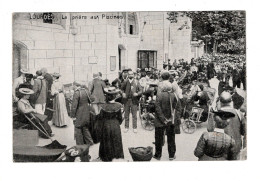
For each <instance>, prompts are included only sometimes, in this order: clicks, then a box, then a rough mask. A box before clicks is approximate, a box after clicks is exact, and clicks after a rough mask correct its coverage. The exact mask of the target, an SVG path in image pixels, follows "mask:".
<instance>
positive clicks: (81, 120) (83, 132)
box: [71, 82, 94, 145]
mask: <svg viewBox="0 0 260 181" xmlns="http://www.w3.org/2000/svg"><path fill="white" fill-rule="evenodd" d="M74 86H75V93H74V95H73V100H72V106H71V117H72V119H73V123H74V126H75V133H74V134H75V139H76V144H77V145H83V144H89V145H93V144H94V143H93V139H92V137H91V134H90V131H89V126H90V106H89V104H90V103H91V102H92V101H93V100H94V98H93V97H90V92H89V91H88V89H86V88H83V86H84V83H80V82H74Z"/></svg>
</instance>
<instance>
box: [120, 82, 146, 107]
mask: <svg viewBox="0 0 260 181" xmlns="http://www.w3.org/2000/svg"><path fill="white" fill-rule="evenodd" d="M121 89H122V92H123V93H125V94H126V98H123V102H124V103H125V102H126V101H127V100H128V99H132V101H133V104H138V102H139V97H140V96H141V95H142V86H141V85H140V83H139V82H138V81H137V80H135V79H134V80H133V81H132V83H130V82H129V80H126V81H124V82H123V83H122V86H121ZM134 93H137V94H138V96H133V94H134Z"/></svg>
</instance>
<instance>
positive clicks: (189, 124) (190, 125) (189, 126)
mask: <svg viewBox="0 0 260 181" xmlns="http://www.w3.org/2000/svg"><path fill="white" fill-rule="evenodd" d="M196 128H197V126H196V123H195V122H194V121H192V120H185V121H184V122H183V123H182V130H183V131H184V132H185V133H188V134H192V133H194V132H195V131H196Z"/></svg>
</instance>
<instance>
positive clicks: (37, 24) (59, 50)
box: [13, 12, 193, 83]
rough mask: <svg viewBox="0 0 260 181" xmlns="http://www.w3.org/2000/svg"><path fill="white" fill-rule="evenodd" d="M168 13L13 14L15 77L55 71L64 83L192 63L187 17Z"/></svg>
mask: <svg viewBox="0 0 260 181" xmlns="http://www.w3.org/2000/svg"><path fill="white" fill-rule="evenodd" d="M167 17H168V15H167V12H116V13H14V14H13V78H16V77H17V76H18V74H19V69H20V68H28V69H29V71H30V72H31V73H33V74H35V72H36V71H37V70H39V69H40V68H42V67H46V68H47V69H48V72H49V73H53V72H59V73H60V74H61V75H62V77H61V80H62V81H63V82H64V83H71V82H73V81H74V80H83V81H90V80H91V79H92V75H93V73H95V72H101V73H102V74H103V78H104V79H105V78H107V79H109V80H110V81H112V80H113V79H115V78H116V77H117V76H118V72H120V71H121V70H123V69H125V68H132V69H133V70H136V68H146V67H157V68H158V69H162V65H163V62H164V61H167V60H168V59H170V60H171V62H173V60H174V59H181V58H183V59H184V60H186V61H190V59H191V58H192V57H193V56H192V52H191V30H192V25H191V20H190V19H189V18H187V17H179V18H178V22H177V23H170V21H169V20H167Z"/></svg>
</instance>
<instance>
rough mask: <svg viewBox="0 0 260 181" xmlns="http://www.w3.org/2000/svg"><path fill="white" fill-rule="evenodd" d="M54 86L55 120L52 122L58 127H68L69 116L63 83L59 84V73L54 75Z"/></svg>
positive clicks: (52, 87) (52, 92) (52, 91)
mask: <svg viewBox="0 0 260 181" xmlns="http://www.w3.org/2000/svg"><path fill="white" fill-rule="evenodd" d="M52 76H53V84H52V86H51V94H52V95H53V96H54V100H53V109H54V113H53V118H52V122H53V124H54V125H55V126H57V127H64V126H66V125H67V122H68V119H69V116H68V112H67V108H66V103H65V97H64V93H63V91H64V87H63V84H62V83H61V82H59V77H60V74H59V73H54V74H53V75H52Z"/></svg>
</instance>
